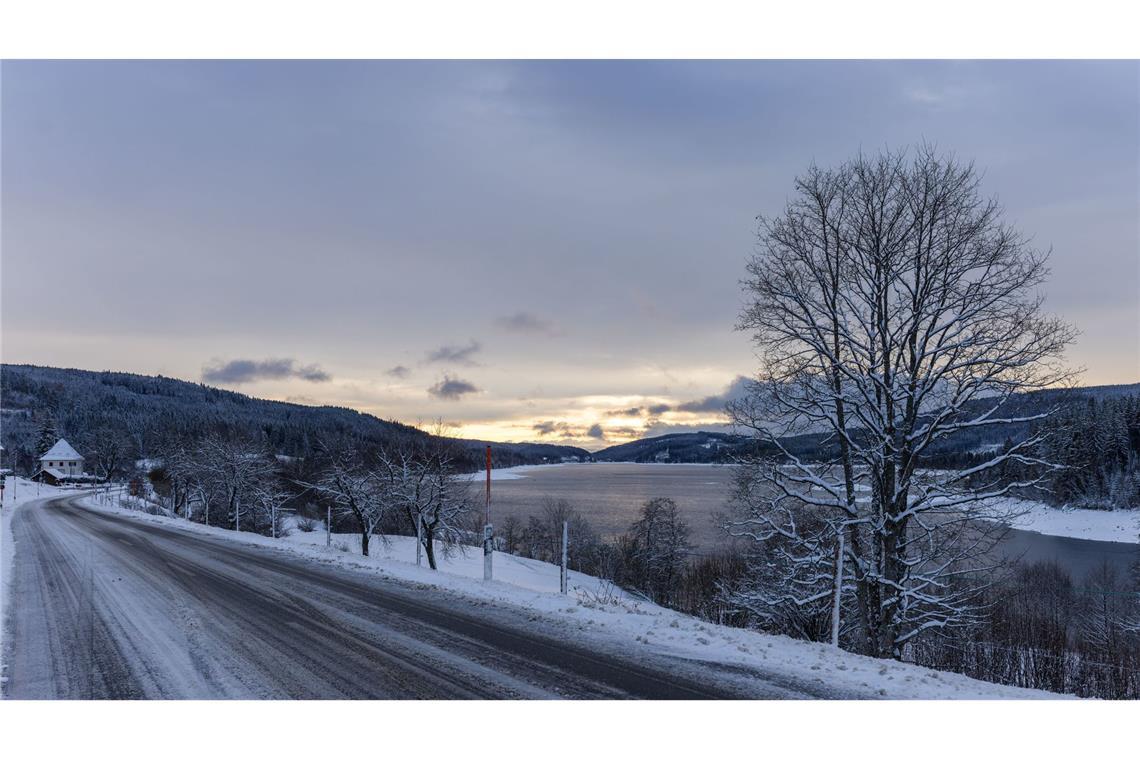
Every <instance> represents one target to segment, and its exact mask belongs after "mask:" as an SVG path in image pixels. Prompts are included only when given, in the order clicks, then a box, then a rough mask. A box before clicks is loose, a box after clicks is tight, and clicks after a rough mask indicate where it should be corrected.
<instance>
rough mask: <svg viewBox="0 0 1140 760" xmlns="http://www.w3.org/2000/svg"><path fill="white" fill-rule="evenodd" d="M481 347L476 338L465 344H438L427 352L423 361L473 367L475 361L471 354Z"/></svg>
mask: <svg viewBox="0 0 1140 760" xmlns="http://www.w3.org/2000/svg"><path fill="white" fill-rule="evenodd" d="M482 348H483V346H482V345H480V343H479V341H477V340H472V341H471V342H470V343H468V344H467V345H466V346H454V345H447V346H440V347H439V348H437V349H436V350H434V351H431V352H429V353H428V355H427V359H425V360H424V361H426V362H427V363H429V364H461V365H463V366H465V367H474V366H476V361H475V360H474V359H472V358H471V356H472V354H475V353H478V352H479V351H481V350H482Z"/></svg>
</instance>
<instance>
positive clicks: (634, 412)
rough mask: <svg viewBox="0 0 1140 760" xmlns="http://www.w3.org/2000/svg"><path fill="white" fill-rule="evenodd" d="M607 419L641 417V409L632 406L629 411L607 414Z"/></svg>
mask: <svg viewBox="0 0 1140 760" xmlns="http://www.w3.org/2000/svg"><path fill="white" fill-rule="evenodd" d="M606 416H607V417H640V416H641V407H640V406H631V407H630V408H629V409H614V410H612V411H609V412H606Z"/></svg>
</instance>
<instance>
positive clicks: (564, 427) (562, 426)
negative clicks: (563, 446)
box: [532, 420, 574, 438]
mask: <svg viewBox="0 0 1140 760" xmlns="http://www.w3.org/2000/svg"><path fill="white" fill-rule="evenodd" d="M532 427H533V428H534V432H536V433H538V434H539V435H554V434H555V433H558V434H559V435H561V436H562V437H563V438H573V437H574V428H572V427H571V426H570V423H568V422H555V421H554V420H542V421H541V422H536V423H534V425H532Z"/></svg>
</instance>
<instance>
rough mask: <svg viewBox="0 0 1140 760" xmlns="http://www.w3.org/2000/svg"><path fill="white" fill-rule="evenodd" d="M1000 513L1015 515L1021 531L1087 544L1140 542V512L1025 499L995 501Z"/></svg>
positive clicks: (1016, 523) (1014, 518)
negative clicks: (1077, 539) (1085, 541)
mask: <svg viewBox="0 0 1140 760" xmlns="http://www.w3.org/2000/svg"><path fill="white" fill-rule="evenodd" d="M995 505H996V506H998V507H999V509H1000V510H1002V511H1005V510H1008V511H1010V512H1011V513H1013V515H1014V517H1013V519H1012V520H1011V525H1012V527H1014V528H1017V529H1018V530H1027V531H1032V532H1033V533H1041V534H1043V535H1046V536H1065V537H1068V538H1083V539H1085V540H1087V541H1115V542H1118V543H1126V544H1136V543H1140V510H1124V509H1121V510H1115V511H1110V510H1100V509H1069V508H1058V507H1051V506H1049V505H1048V504H1043V503H1041V502H1038V501H1026V500H1023V499H1003V500H995Z"/></svg>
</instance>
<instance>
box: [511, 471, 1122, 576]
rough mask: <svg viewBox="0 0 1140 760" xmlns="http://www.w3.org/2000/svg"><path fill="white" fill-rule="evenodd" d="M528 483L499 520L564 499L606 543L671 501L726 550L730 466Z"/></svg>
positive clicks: (1026, 541) (1034, 547) (1028, 547)
mask: <svg viewBox="0 0 1140 760" xmlns="http://www.w3.org/2000/svg"><path fill="white" fill-rule="evenodd" d="M512 472H514V473H518V474H519V475H522V476H524V477H519V478H516V479H509V480H498V479H496V480H495V481H494V482H493V483H492V486H491V488H492V494H493V501H492V503H491V512H492V519H493V520H494V521H495V522H502V519H503V518H504V517H505V516H506V515H508V514H514V515H516V516H518V517H519V518H521V519H523V520H525V519H526V518H527V517H528V516H529V515H532V514H538V513H540V512H541V510H542V505H543V502H544V500H546V499H565V500H566V501H568V502H569V503H570V504H571V505H573V507H574V508H575V509H576V510H577V511H578V512H579V513H581V514H582V515H583V516H584V517H586V519H588V520H589V521H590V523H591V524H592V525H593V526H594V528H595V529H596V530H598V531H599V532H601V533H602V534H603V536H604V537H613V536H616V535H618V534H620V533H623V532H625V530H626V529H627V528H628V527H629V525H630V523H632V522H633V521H634V520H635V519H637V513H638V510H639V509H640V508H641V505H642V504H643V503H644V502H645V501H647V500H649V499H652V498H654V497H656V496H668V497H669V498H671V499H673V500H674V501H676V502H677V506H678V508H679V509H680V510H681V514H682V515H683V516H684V518H685V520H686V521H688V523H689V527H690V530H691V536H692V541H693V543H694V544H695V546H696V548H697V549H698V550H701V551H710V550H714V549H716V548H717V547H719V546H724V544H725V542H726V541H727V540H728V539H727V538H726V536H725V534H724V532H723V531H722V530H721V529H720V525H721V522H722V520H721V515H722V514H723V513H725V512H726V509H727V500H728V495H729V492H730V490H731V488H732V474H733V468H732V467H731V466H717V465H700V464H633V463H620V462H618V463H610V462H598V463H592V464H565V465H558V466H552V467H527V468H518V469H516V470H513V471H512ZM1003 551H1005V553H1006V554H1008V555H1009V556H1011V557H1022V558H1024V559H1025V560H1029V561H1038V560H1048V559H1054V560H1056V561H1057V562H1059V563H1060V564H1062V565H1064V566H1066V567H1068V568H1069V570H1070V572H1072V574H1073V576H1074V578H1080V577H1082V576H1083V575H1084V574H1085V573H1087V572H1088V571H1089V570H1091V569H1093V568H1094V567H1096V566H1097V565H1098V564H1100V563H1101V562H1103V561H1108V562H1111V563H1112V564H1114V565H1117V567H1118V568H1119V569H1120V570H1121V571H1124V572H1128V570H1129V566H1130V565H1131V564H1132V563H1133V562H1134V561H1136V560H1137V559H1138V558H1140V545H1137V544H1121V543H1112V542H1106V541H1088V540H1085V539H1077V538H1063V537H1059V536H1045V535H1042V534H1040V533H1031V532H1028V531H1018V530H1014V531H1010V534H1009V536H1008V537H1007V538H1006V540H1005V542H1004V543H1003Z"/></svg>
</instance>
